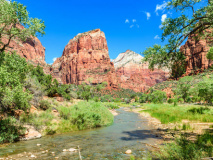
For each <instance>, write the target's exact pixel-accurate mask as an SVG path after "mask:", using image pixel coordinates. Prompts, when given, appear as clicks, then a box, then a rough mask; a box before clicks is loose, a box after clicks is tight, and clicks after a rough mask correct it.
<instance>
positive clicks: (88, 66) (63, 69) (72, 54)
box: [51, 29, 117, 88]
mask: <svg viewBox="0 0 213 160" xmlns="http://www.w3.org/2000/svg"><path fill="white" fill-rule="evenodd" d="M51 74H52V76H53V77H54V78H56V79H57V80H59V82H62V83H64V84H82V83H83V82H85V83H87V84H88V83H90V84H99V83H102V82H107V83H108V86H109V87H110V88H117V78H116V74H115V69H114V65H113V63H112V62H110V58H109V54H108V47H107V42H106V38H105V35H104V33H103V32H102V31H100V29H96V30H92V31H89V32H85V33H81V34H78V35H77V36H76V37H74V38H73V39H72V40H70V41H69V43H68V44H67V46H66V47H65V49H64V51H63V55H62V56H61V57H60V58H58V59H57V60H56V61H55V62H54V63H53V65H52V68H51Z"/></svg>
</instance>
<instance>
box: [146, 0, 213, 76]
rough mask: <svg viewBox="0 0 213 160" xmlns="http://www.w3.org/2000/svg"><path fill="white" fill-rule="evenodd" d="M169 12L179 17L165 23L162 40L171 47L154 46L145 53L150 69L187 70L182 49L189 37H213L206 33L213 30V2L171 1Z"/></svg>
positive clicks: (203, 0) (200, 0)
mask: <svg viewBox="0 0 213 160" xmlns="http://www.w3.org/2000/svg"><path fill="white" fill-rule="evenodd" d="M167 10H169V11H175V12H176V13H177V14H178V15H179V16H176V17H174V18H166V20H165V21H164V22H163V23H162V28H161V29H162V30H163V33H162V36H161V39H162V41H165V40H166V41H167V44H166V45H165V46H163V47H162V46H160V45H154V46H153V47H149V48H147V50H145V51H144V52H143V54H144V56H145V58H144V61H148V62H149V68H150V69H154V67H155V66H158V67H159V68H162V67H167V68H170V69H172V68H173V67H174V66H177V65H180V66H183V65H184V64H182V63H184V55H183V54H182V53H181V52H180V50H179V48H180V46H181V45H182V43H183V42H184V41H185V40H186V39H187V37H188V36H189V35H192V34H193V35H195V38H200V37H213V32H204V31H205V30H207V29H209V30H211V29H212V28H213V18H212V17H213V0H171V1H169V2H168V3H167ZM176 76H177V75H176Z"/></svg>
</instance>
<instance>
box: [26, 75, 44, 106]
mask: <svg viewBox="0 0 213 160" xmlns="http://www.w3.org/2000/svg"><path fill="white" fill-rule="evenodd" d="M24 85H25V88H26V89H28V90H29V91H30V93H31V94H32V95H33V97H32V100H31V103H32V104H33V105H34V106H38V105H39V102H40V101H41V99H42V97H43V95H44V92H45V87H44V86H43V85H41V84H40V83H39V82H38V80H37V77H35V76H34V77H32V76H30V75H29V74H28V75H27V77H26V80H25V82H24Z"/></svg>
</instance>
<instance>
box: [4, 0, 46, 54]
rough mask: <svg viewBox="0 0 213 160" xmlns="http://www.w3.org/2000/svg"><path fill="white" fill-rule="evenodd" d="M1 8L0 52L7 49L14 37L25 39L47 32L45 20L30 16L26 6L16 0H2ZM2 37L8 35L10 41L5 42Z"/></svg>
mask: <svg viewBox="0 0 213 160" xmlns="http://www.w3.org/2000/svg"><path fill="white" fill-rule="evenodd" d="M0 10H1V16H0V44H1V47H0V52H3V51H5V49H6V47H8V46H9V44H10V42H11V40H12V39H18V40H22V41H25V40H26V39H27V38H29V37H30V36H36V35H38V34H40V35H44V34H45V32H44V29H45V25H44V22H43V21H42V20H40V19H38V18H30V17H29V12H28V11H27V10H26V6H24V5H22V4H20V3H17V2H15V1H14V2H12V1H10V2H8V1H6V0H0ZM20 25H22V26H24V27H25V28H22V27H21V26H20ZM2 37H7V39H8V41H7V42H5V43H4V42H3V41H2V39H1V38H2Z"/></svg>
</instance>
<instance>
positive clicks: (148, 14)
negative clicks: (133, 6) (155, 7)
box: [144, 12, 151, 20]
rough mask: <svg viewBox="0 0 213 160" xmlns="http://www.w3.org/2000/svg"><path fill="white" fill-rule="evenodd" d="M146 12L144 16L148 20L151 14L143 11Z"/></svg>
mask: <svg viewBox="0 0 213 160" xmlns="http://www.w3.org/2000/svg"><path fill="white" fill-rule="evenodd" d="M144 13H145V14H146V18H147V20H149V18H150V17H151V14H150V13H149V12H144Z"/></svg>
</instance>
